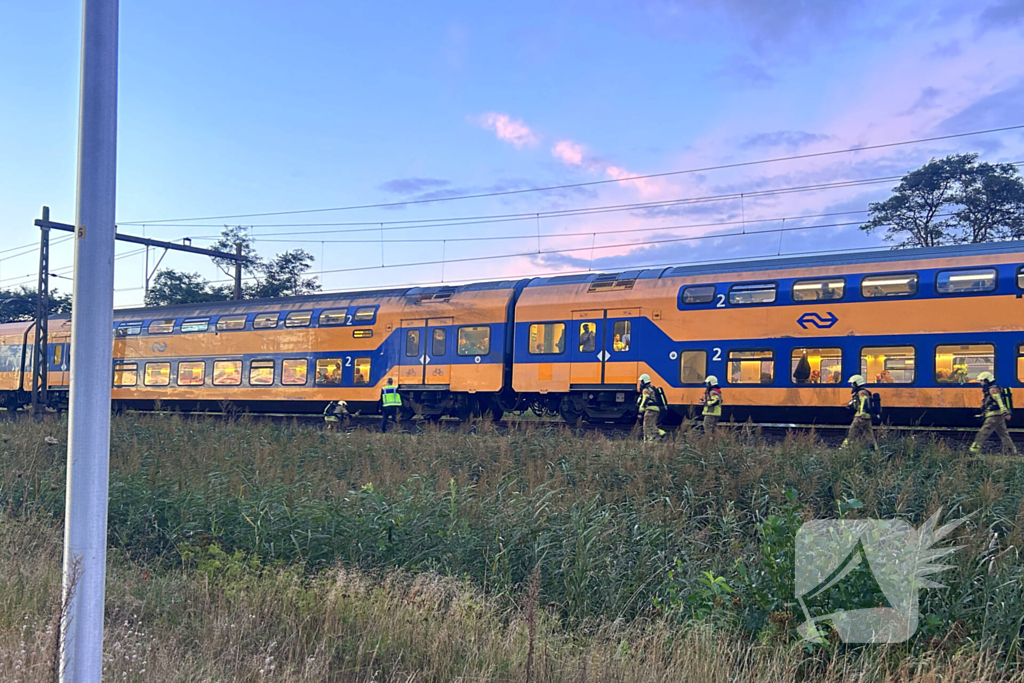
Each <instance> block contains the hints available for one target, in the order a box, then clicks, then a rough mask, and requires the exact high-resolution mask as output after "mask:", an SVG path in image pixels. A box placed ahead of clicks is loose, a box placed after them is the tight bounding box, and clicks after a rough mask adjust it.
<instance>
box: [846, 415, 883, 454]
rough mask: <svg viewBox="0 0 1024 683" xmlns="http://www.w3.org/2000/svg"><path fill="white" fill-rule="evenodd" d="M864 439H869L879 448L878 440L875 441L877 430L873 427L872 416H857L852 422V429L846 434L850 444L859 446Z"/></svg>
mask: <svg viewBox="0 0 1024 683" xmlns="http://www.w3.org/2000/svg"><path fill="white" fill-rule="evenodd" d="M862 441H868V442H870V443H871V446H872V447H873V448H875V450H877V449H878V442H877V441H875V430H874V429H872V428H871V418H870V417H855V418H853V422H851V423H850V431H849V432H848V433H847V434H846V442H847V443H848V444H849V445H850V446H857V445H859V444H860V443H861V442H862Z"/></svg>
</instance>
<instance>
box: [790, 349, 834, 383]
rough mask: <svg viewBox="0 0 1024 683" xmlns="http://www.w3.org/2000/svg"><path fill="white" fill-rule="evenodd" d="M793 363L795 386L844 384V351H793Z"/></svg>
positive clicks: (791, 366)
mask: <svg viewBox="0 0 1024 683" xmlns="http://www.w3.org/2000/svg"><path fill="white" fill-rule="evenodd" d="M791 361H792V362H791V364H790V377H792V378H793V384H838V385H840V386H842V384H843V351H842V349H816V348H798V349H793V355H792V358H791Z"/></svg>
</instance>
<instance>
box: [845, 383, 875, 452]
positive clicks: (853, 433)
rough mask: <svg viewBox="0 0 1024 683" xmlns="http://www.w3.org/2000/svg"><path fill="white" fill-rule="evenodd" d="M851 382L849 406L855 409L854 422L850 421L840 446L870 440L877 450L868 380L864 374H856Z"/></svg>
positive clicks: (846, 446) (848, 445)
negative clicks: (848, 428) (872, 425)
mask: <svg viewBox="0 0 1024 683" xmlns="http://www.w3.org/2000/svg"><path fill="white" fill-rule="evenodd" d="M849 383H850V388H851V390H852V393H853V396H852V397H851V398H850V402H849V403H848V404H847V407H848V408H849V409H850V410H852V411H853V422H851V423H850V431H849V432H848V433H847V434H846V438H845V439H844V440H843V445H842V446H840V448H848V447H850V446H851V445H857V444H859V443H860V442H861V441H870V442H871V447H872V448H874V449H875V450H876V451H877V450H878V441H876V440H875V430H874V429H872V427H871V392H870V391H868V390H867V389H866V388H865V387H864V385H865V384H867V380H865V379H864V376H863V375H854V376H853V377H851V378H850V379H849Z"/></svg>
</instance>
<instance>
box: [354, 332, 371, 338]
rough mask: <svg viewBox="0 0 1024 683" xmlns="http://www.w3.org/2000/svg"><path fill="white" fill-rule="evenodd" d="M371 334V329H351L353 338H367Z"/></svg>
mask: <svg viewBox="0 0 1024 683" xmlns="http://www.w3.org/2000/svg"><path fill="white" fill-rule="evenodd" d="M372 336H373V330H352V338H353V339H369V338H370V337H372Z"/></svg>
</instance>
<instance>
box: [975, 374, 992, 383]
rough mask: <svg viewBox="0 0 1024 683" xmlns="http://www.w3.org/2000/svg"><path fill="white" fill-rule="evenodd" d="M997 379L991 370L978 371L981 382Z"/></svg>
mask: <svg viewBox="0 0 1024 683" xmlns="http://www.w3.org/2000/svg"><path fill="white" fill-rule="evenodd" d="M995 380H996V378H995V377H994V376H993V375H992V373H991V372H979V373H978V381H979V382H994V381H995Z"/></svg>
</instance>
